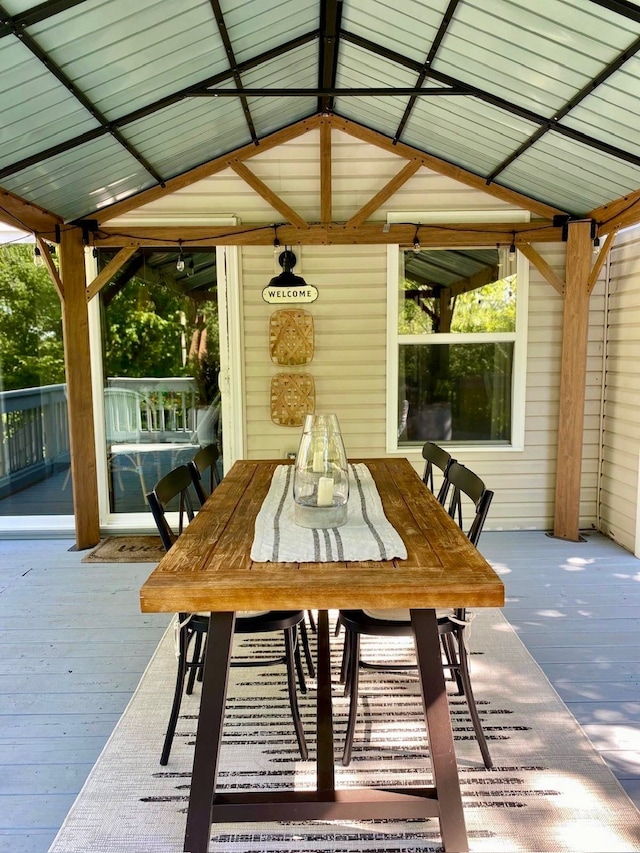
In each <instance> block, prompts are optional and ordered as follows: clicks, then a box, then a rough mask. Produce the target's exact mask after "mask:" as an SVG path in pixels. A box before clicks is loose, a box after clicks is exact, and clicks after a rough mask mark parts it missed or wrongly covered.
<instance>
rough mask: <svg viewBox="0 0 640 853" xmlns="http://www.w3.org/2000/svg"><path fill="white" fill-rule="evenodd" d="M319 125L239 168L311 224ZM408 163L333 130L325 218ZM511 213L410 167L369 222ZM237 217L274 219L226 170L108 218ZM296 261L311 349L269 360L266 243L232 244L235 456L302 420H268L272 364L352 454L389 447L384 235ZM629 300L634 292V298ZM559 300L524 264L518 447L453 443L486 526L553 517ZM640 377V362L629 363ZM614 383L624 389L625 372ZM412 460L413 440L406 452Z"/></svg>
mask: <svg viewBox="0 0 640 853" xmlns="http://www.w3.org/2000/svg"><path fill="white" fill-rule="evenodd" d="M318 146H319V133H318V132H317V131H311V132H309V133H307V134H305V135H304V136H302V137H299V138H297V139H295V140H292V141H291V142H288V143H286V144H284V145H281V146H279V147H278V148H275V149H273V150H271V151H266V152H263V153H261V154H258V155H256V156H255V157H253V158H251V159H250V160H248V161H247V165H248V167H249V168H250V169H251V170H252V171H253V172H254V174H256V175H257V176H258V177H259V178H260V179H261V180H262V181H264V182H265V183H266V184H267V185H268V186H269V187H270V188H271V189H272V190H273V191H274V192H276V193H278V195H280V197H281V198H282V199H283V200H284V201H285V202H286V203H287V204H288V205H290V206H291V207H292V208H294V210H296V211H297V212H298V213H299V214H300V215H302V216H303V217H304V218H305V219H306V220H307V221H308V222H310V223H313V222H318V221H319V219H320V193H319V183H320V182H319V168H318V162H319V157H318ZM404 164H405V161H404V160H403V159H402V158H399V157H397V156H395V155H393V154H390V153H387V152H386V151H383V150H382V149H379V148H377V147H376V146H372V145H368V144H366V143H363V142H360V141H358V140H355V139H353V138H352V137H349V136H348V135H346V134H343V133H341V132H338V131H336V132H334V133H333V134H332V190H333V209H332V219H333V220H334V221H344V220H348V219H349V218H350V217H351V216H353V215H354V214H355V213H356V212H357V211H358V210H359V209H360V208H361V207H362V206H363V205H364V204H365V203H366V202H367V201H368V200H369V199H370V198H372V197H373V196H374V195H375V194H376V193H377V192H378V191H379V190H380V188H381V187H383V186H385V184H386V183H387V182H388V181H389V180H390V179H391V178H392V177H393V176H394V175H396V174H397V173H398V172H399V171H400V170H401V169H402V168H403V166H404ZM425 209H426V210H429V211H438V212H443V211H445V212H446V211H450V212H451V221H455V219H456V216H457V214H458V213H459V212H466V211H474V210H476V211H496V210H498V211H499V210H504V211H509V210H510V209H511V208H510V207H509V205H507V204H505V203H504V202H502V201H499V200H497V199H495V198H493V197H492V196H490V195H487V194H485V193H483V192H480V191H477V190H472V189H470V188H469V187H467V186H464V185H462V184H459V183H457V182H455V181H453V180H451V179H450V178H446V177H443V176H442V175H439V174H438V173H436V172H432V171H429V170H427V169H424V168H421V169H420V170H419V171H418V172H417V173H416V174H415V175H414V176H413V177H412V178H411V179H410V180H409V181H408V182H407V183H406V184H405V185H404V186H403V187H402V188H401V189H400V190H399V191H398V192H396V193H395V194H394V196H393V197H392V198H391V199H389V201H388V202H387V203H386V204H385V205H384V206H383V207H382V208H380V209H379V210H378V211H376V212H375V213H374V214H373V215H372V217H371V219H372V221H380V222H382V221H384V220H385V219H386V216H387V213H389V212H398V211H412V210H413V211H424V210H425ZM215 215H234V216H236V217H238V219H239V221H240V222H242V223H245V224H246V223H265V224H270V223H274V222H278V221H280V215H279V214H277V213H276V212H275V211H274V210H273V209H272V208H271V207H270V206H269V205H268V204H267V203H266V202H265V201H264V200H263V199H262V198H261V197H260V196H259V195H258V194H257V193H255V192H254V191H253V190H252V189H251V188H250V187H248V186H247V185H246V184H245V183H244V182H243V181H242V180H241V179H240V178H239V177H238V176H237V175H235V173H233V172H232V171H231V170H225V171H223V172H220V173H218V174H216V175H213V176H211V177H210V178H207V179H205V180H203V181H200V182H199V183H197V184H194V185H193V186H189V187H185V188H184V189H182V190H180V191H179V192H176V193H174V194H173V195H171V196H167V197H165V198H162V199H158V200H157V201H155V202H152V203H150V204H148V205H146V206H144V207H141V208H139V209H138V210H136V211H132V212H131V213H128V214H127V215H126V217H121V218H120V219H119V220H113V221H112V222H111V223H110V224H112V225H125V224H127V223H128V222H132V223H137V224H141V223H142V222H144V221H145V220H146V221H154V222H162V221H166V222H180V221H183V222H190V223H194V224H196V223H197V222H198V221H203V222H206V221H207V220H206V217H211V216H215ZM293 248H294V251H295V252H296V253H297V254H298V255H299V262H298V264H297V266H296V268H295V271H296V272H297V273H298V274H300V275H302V276H303V277H304V278H305V280H306V281H307V282H308V283H310V284H314V285H315V286H316V287H317V288H318V290H319V297H318V299H317V301H316V302H315V303H313V304H311V305H307V306H305V307H306V308H307V310H309V311H310V312H311V313H312V314H313V318H314V325H315V354H314V358H313V360H312V361H311V362H310V363H309V364H308V365H306V366H304V367H294V368H287V367H280V366H278V365H276V364H274V363H273V362H272V361H271V359H270V357H269V317H270V315H271V314H272V313H273V311H275V310H276V309H277V306H274V305H267V304H266V303H265V302H263V300H262V295H261V294H262V288H263V287H264V286H265V285H266V284H267V283H268V281H269V279H270V278H271V277H272V276H273V275H274V274H276V273H277V272H279V271H280V268H279V266H278V265H277V261H276V259H275V257H274V252H273V249H272V248H271V247H244V248H243V249H242V250H241V288H242V293H241V303H242V306H243V309H242V311H243V315H242V322H243V329H244V339H243V352H242V359H243V364H242V370H243V375H244V377H245V383H246V386H245V403H246V410H245V413H244V421H245V423H246V444H245V447H246V454H247V456H248V457H250V458H284V456H285V455H286V454H287V453H289V452H294V451H295V450H296V449H297V445H298V441H299V436H300V429H299V428H297V427H296V428H290V427H281V426H278V425H276V424H274V423H273V422H272V421H271V417H270V383H271V378H272V377H273V376H274V375H275V374H276V373H278V372H288V371H289V370H291V372H309V373H311V374H312V375H313V377H314V381H315V390H316V411H319V412H335V413H336V414H337V416H338V418H339V421H340V424H341V427H342V430H343V433H344V439H345V444H346V447H347V451H348V453H349V454H350V455H351V456H354V457H356V456H362V457H367V456H380V455H382V456H384V455H386V345H387V344H386V322H387V318H386V312H387V305H386V288H387V260H386V256H387V252H386V247H385V246H302V247H301V248H300V247H293ZM535 248H536V250H537V251H538V253H539V254H540V255H542V256H543V257H544V258H545V260H547V262H548V263H549V264H550V265H551V266H552V267H553V269H554V270H555V271H556V272H557V273H558V275H559V276H560V277H561V278H564V276H565V246H564V244H539V245H536V246H535ZM604 292H605V291H604V285H603V283H602V282H599V283H598V284H597V285H596V288H595V290H594V293H593V294H592V297H591V317H590V327H589V349H588V364H587V387H586V404H585V431H584V453H583V466H582V469H583V480H582V491H581V501H580V526H581V527H582V528H592V527H594V526H595V524H596V509H597V501H596V496H597V490H596V485H597V480H598V472H599V452H600V445H601V442H600V415H601V391H602V370H603V347H604V328H605V300H604ZM637 305H638V307H639V308H640V298H639V299H638V303H637ZM562 317H563V300H562V297H561V296H560V295H559V294H558V293H557V292H556V291H555V290H554V289H553V288H552V287H551V285H550V284H548V282H547V281H546V280H545V279H544V278H543V277H542V276H541V274H540V273H539V272H538V271H537V270H536V269H535V268H534V267H531V269H530V284H529V305H528V351H527V367H526V403H525V405H526V412H525V415H526V418H525V446H524V450H523V451H513V450H509V449H504V450H502V449H501V450H498V451H496V450H491V451H490V450H476V449H471V448H465V449H463V450H461V451H459V452H458V451H456V455H457V457H458V458H459V459H460V461H461V462H463V463H465V464H467V465H469V466H470V467H471V468H473V469H474V470H476V471H477V472H478V474H479V475H480V476H482V477H483V478H484V479H485V481H486V482H487V484H488V486H489V487H490V488H492V489H493V490H494V491H495V498H494V501H493V505H492V507H491V512H490V514H489V518H488V521H487V525H486V527H487V529H493V530H499V529H507V530H515V529H543V530H549V529H551V528H552V526H553V515H554V501H555V484H556V463H557V458H556V457H557V453H556V443H557V433H558V411H559V381H560V363H561V357H562ZM637 381H638V384H640V369H639V371H638V379H637ZM623 387H627V383H626V381H625V382H624V383H623ZM406 455H407V457H408V458H410V459H411V461H412V463H413V464H414V466H415V468H416V470H417V471H420V472H421V471H422V457H421V454H420V452H419V451H413V450H411V451H409V452H407V454H406Z"/></svg>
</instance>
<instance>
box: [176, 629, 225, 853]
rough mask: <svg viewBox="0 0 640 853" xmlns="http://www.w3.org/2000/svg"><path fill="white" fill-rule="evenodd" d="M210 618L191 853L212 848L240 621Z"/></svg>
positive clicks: (188, 839)
mask: <svg viewBox="0 0 640 853" xmlns="http://www.w3.org/2000/svg"><path fill="white" fill-rule="evenodd" d="M209 618H210V622H209V631H208V635H207V646H206V652H205V661H204V675H203V680H202V697H201V699H200V715H199V718H198V729H197V732H196V744H195V750H194V755H193V772H192V774H191V792H190V794H189V809H188V811H187V828H186V832H185V836H184V850H185V851H188V853H207V850H208V849H209V837H210V835H211V809H212V806H213V797H214V794H215V789H216V778H217V775H218V758H219V754H220V742H221V740H222V724H223V721H224V708H225V703H226V700H227V684H228V681H229V662H230V657H231V643H232V640H233V629H234V625H235V621H236V620H235V613H212V614H211V616H210V617H209Z"/></svg>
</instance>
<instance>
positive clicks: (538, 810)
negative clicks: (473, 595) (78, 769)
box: [50, 610, 640, 853]
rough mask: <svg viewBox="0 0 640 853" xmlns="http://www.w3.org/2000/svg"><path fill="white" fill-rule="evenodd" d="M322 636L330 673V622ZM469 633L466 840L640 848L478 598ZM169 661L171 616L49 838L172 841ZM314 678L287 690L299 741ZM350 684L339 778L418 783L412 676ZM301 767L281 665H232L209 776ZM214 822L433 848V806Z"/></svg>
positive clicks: (255, 646)
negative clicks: (219, 744) (341, 817)
mask: <svg viewBox="0 0 640 853" xmlns="http://www.w3.org/2000/svg"><path fill="white" fill-rule="evenodd" d="M331 639H332V653H333V656H334V658H333V663H334V673H335V675H336V676H337V673H338V670H339V659H340V651H341V647H342V637H339V638H334V637H333V635H332V638H331ZM367 639H368V640H369V643H368V645H367V646H366V648H370V649H371V652H370V654H369V655H368V657H369V659H371V660H373V659H378V660H380V659H383V658H385V657H387V656H388V652H389V649H390V648H391V646H392V644H393V645H394V646H395V650H396V651H398V652H400V653H402V652H403V651H404V653H405V656H406V648H407V647H406V641H405V640H393V641H389V640H385V641H384V643H380V642H379V641H378V640H374V639H373V638H363V640H364V642H366V640H367ZM274 642H276V641H275V640H274ZM364 642H363V646H364ZM471 646H472V648H473V649H476V650H478V653H477V654H473V657H472V675H473V679H474V686H475V691H476V698H477V700H478V704H479V708H480V711H481V714H482V718H483V721H484V725H485V731H486V733H487V739H488V742H489V747H490V749H491V752H492V756H493V759H494V762H495V765H496V766H495V768H494V769H493V770H485V768H484V766H483V764H482V761H481V758H480V753H479V750H478V746H477V743H476V741H475V739H474V735H473V729H472V727H471V721H470V719H469V717H468V714H467V710H466V705H465V703H464V700H462V699H461V698H458V697H454V696H452V697H451V711H452V716H453V720H454V735H455V741H456V750H457V753H458V764H459V770H460V780H461V788H462V795H463V801H464V808H465V818H466V822H467V829H468V833H469V842H470V847H471V850H472V851H478V853H480V851H484V852H485V853H499V851H505V853H514V851H531V852H532V853H533V851H536V853H540V851H542V852H544V851H571V853H577V851H580V853H587V851H598V853H607V852H608V853H613V851H626V853H630V851H637V850H640V814H639V813H638V811H637V810H636V809H635V808H634V806H633V804H632V803H631V801H630V800H629V799H628V797H627V796H626V794H625V793H624V791H623V790H622V788H621V787H620V785H619V784H618V782H617V781H616V779H615V778H614V776H613V775H612V774H611V772H610V771H609V769H608V768H607V767H606V765H605V764H604V762H603V761H602V759H601V758H600V756H599V755H598V754H597V753H596V752H595V750H594V749H593V748H592V746H591V744H590V742H589V741H588V739H587V738H586V736H585V735H584V733H583V732H582V730H581V729H580V727H579V726H578V724H577V723H576V722H575V720H574V719H573V717H572V716H571V715H570V714H569V712H568V711H567V709H566V707H565V706H564V705H563V703H562V702H561V700H560V699H559V698H558V696H557V694H556V693H555V691H554V690H553V688H552V687H551V685H550V684H549V682H548V681H547V679H546V678H545V676H544V675H543V674H542V672H541V671H540V669H539V668H538V666H537V664H536V663H535V662H534V661H533V659H532V658H531V657H530V655H529V653H528V652H527V651H526V649H525V648H524V646H523V645H522V643H521V642H520V640H519V639H518V638H517V636H516V635H515V633H514V632H513V630H512V629H511V627H510V626H509V625H508V623H507V622H506V621H505V620H504V618H503V617H502V615H501V613H500V612H499V611H495V610H490V611H482V612H480V613H479V614H478V616H477V618H476V619H475V621H474V623H473V626H472V631H471ZM236 649H237V652H238V654H242V653H243V649H244V651H245V653H247V652H249V653H251V654H254V653H256V654H265V653H266V649H265V640H264V639H263V638H260V639H258V638H245V639H243V640H242V641H240V642H238V643H237V646H236ZM365 657H366V656H365ZM395 659H396V660H397V659H398V657H397V656H396V658H395ZM174 673H175V659H174V655H173V639H172V633H171V629H169V631H168V632H167V634H166V635H165V637H164V639H163V641H162V642H161V643H160V646H159V647H158V650H157V652H156V654H155V657H154V658H153V660H152V662H151V664H150V665H149V668H148V669H147V672H146V673H145V675H144V676H143V678H142V680H141V682H140V685H139V687H138V690H137V692H136V694H135V695H134V697H133V699H132V700H131V703H130V704H129V707H128V708H127V710H126V711H125V713H124V715H123V717H122V719H121V721H120V723H119V725H118V727H117V728H116V730H115V732H114V734H113V735H112V737H111V739H110V741H109V743H108V744H107V746H106V747H105V749H104V751H103V753H102V755H101V757H100V758H99V760H98V762H97V764H96V766H95V767H94V769H93V771H92V772H91V775H90V776H89V779H88V780H87V782H86V784H85V786H84V789H83V790H82V791H81V793H80V795H79V796H78V798H77V800H76V803H75V804H74V806H73V807H72V809H71V811H70V813H69V815H68V817H67V819H66V821H65V823H64V825H63V827H62V828H61V830H60V832H59V833H58V836H57V838H56V840H55V841H54V843H53V845H52V847H51V848H50V853H80V851H81V853H92V851H94V853H95V851H99V853H127V851H131V853H133V852H134V851H135V853H179V851H181V850H182V845H183V838H184V826H185V812H186V805H187V798H188V791H189V777H190V771H191V762H192V750H193V738H194V734H195V728H196V717H197V712H198V702H199V697H198V696H197V695H196V694H195V693H194V695H193V696H192V697H185V699H184V702H183V705H182V717H181V719H180V721H179V723H178V731H177V735H176V738H175V741H174V744H173V751H172V753H171V758H170V760H169V764H168V765H167V767H161V766H160V765H159V763H158V759H159V756H160V749H161V744H162V739H163V735H164V731H165V727H166V723H167V716H168V712H169V706H170V703H171V696H172V691H173V684H174ZM313 687H314V685H313V682H312V683H311V688H312V689H310V690H309V693H308V694H307V696H306V697H303V698H302V703H301V704H302V711H303V719H304V722H305V728H306V732H307V739H308V742H309V752H310V755H311V756H312V757H313V756H314V754H315V748H314V747H315V735H314V701H315V690H314V689H313ZM360 695H361V706H362V707H361V710H360V714H359V724H358V728H357V730H356V737H355V741H354V754H353V760H352V762H351V765H350V767H348V768H343V767H342V765H341V764H340V755H341V748H342V735H343V732H344V727H345V723H346V712H347V702H346V700H345V699H344V698H343V697H342V692H341V689H340V687H339V686H338V685H337V683H336V684H335V686H334V709H335V730H336V762H337V763H336V782H337V785H338V786H340V787H350V786H362V785H371V784H380V785H394V786H397V785H424V784H429V778H430V770H429V765H428V761H425V758H424V754H423V750H424V748H425V729H424V723H423V718H422V709H421V702H420V698H419V694H418V690H417V682H416V678H415V676H414V675H411V674H409V673H402V674H395V675H391V674H389V673H386V674H384V673H375V672H371V671H365V672H363V673H362V678H361V693H360ZM314 767H315V765H314V763H313V761H311V760H310V761H307V762H304V761H301V760H300V758H299V754H298V751H297V746H296V742H295V736H294V732H293V726H292V723H291V718H290V716H289V706H288V701H287V695H286V686H285V678H284V672H283V671H282V669H281V667H271V668H265V669H260V668H258V669H242V668H237V667H236V668H232V670H231V679H230V686H229V700H228V712H227V717H226V726H225V734H224V740H223V752H222V758H221V772H220V775H219V785H220V786H224V787H225V788H227V789H231V788H233V789H241V788H245V787H251V788H261V789H267V788H269V789H273V788H278V787H291V786H294V787H296V788H300V789H303V788H308V787H313V785H314ZM212 838H213V839H214V840H215V843H212V845H211V849H212V850H221V851H234V853H248V851H256V853H275V851H283V850H295V851H332V853H338V852H339V851H345V853H347V851H349V853H358V852H359V851H360V852H361V853H364V851H366V853H374V851H379V853H383V851H384V853H400V851H402V853H411V852H412V851H437V850H441V849H442V848H441V839H440V832H439V825H438V822H437V821H436V820H428V821H418V820H413V821H392V820H380V821H361V822H358V821H341V822H334V823H327V822H325V823H323V822H321V821H316V822H307V823H295V824H294V823H286V824H285V823H273V824H259V825H258V824H255V825H254V824H233V825H226V824H225V825H218V826H214V827H213V828H212Z"/></svg>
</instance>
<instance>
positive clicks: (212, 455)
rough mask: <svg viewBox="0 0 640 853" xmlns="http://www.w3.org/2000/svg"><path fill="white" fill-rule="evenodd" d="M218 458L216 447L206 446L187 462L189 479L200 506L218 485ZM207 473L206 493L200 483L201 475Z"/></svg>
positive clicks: (213, 445) (218, 453)
mask: <svg viewBox="0 0 640 853" xmlns="http://www.w3.org/2000/svg"><path fill="white" fill-rule="evenodd" d="M219 458H220V451H219V450H218V447H217V445H215V444H207V445H206V446H205V447H201V448H200V450H199V451H198V452H197V453H196V455H195V456H194V457H193V459H192V460H191V462H189V464H188V468H189V471H190V473H191V479H192V481H193V488H194V489H195V492H196V495H197V497H198V501H199V502H200V506H202V505H203V504H204V502H205V501H206V499H207V498H208V497H209V495H210V494H211V492H212V491H213V490H214V489H215V488H216V486H217V485H219V483H220V478H219V476H218V467H217V463H218V459H219ZM207 471H208V472H209V484H208V491H207V489H205V487H204V486H203V483H202V478H203V475H204V474H205V473H206V472H207Z"/></svg>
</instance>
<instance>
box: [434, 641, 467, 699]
mask: <svg viewBox="0 0 640 853" xmlns="http://www.w3.org/2000/svg"><path fill="white" fill-rule="evenodd" d="M440 640H441V642H442V648H443V649H444V656H445V659H446V661H447V665H446V667H445V669H447V670H449V679H450V680H451V681H455V682H456V687H457V688H458V696H462V695H463V694H464V685H463V684H462V678H461V676H460V668H459V665H458V659H457V656H456V649H455V645H454V640H453V637H452V635H451V634H450V633H448V632H447V633H444V634H440Z"/></svg>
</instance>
